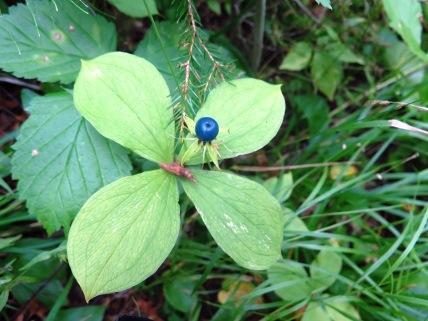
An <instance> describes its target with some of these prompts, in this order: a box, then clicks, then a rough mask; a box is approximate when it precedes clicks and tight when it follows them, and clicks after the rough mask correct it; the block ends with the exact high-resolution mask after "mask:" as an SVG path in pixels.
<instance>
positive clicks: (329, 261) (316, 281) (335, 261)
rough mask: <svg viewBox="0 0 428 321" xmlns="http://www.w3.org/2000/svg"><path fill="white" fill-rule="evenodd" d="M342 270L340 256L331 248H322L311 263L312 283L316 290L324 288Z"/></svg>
mask: <svg viewBox="0 0 428 321" xmlns="http://www.w3.org/2000/svg"><path fill="white" fill-rule="evenodd" d="M341 270H342V257H341V256H340V255H339V254H337V253H335V252H333V251H332V250H331V249H328V248H324V249H322V250H321V251H320V252H319V253H318V255H317V256H316V258H315V259H314V261H313V262H312V263H311V266H310V272H311V278H312V284H313V286H314V288H315V289H316V290H321V289H326V288H328V287H329V286H331V285H332V284H333V283H334V282H335V281H336V279H337V276H338V275H339V273H340V271H341Z"/></svg>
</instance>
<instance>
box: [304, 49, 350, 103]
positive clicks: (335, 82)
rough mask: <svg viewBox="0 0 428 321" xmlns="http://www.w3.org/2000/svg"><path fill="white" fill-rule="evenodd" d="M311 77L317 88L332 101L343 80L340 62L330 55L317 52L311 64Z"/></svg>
mask: <svg viewBox="0 0 428 321" xmlns="http://www.w3.org/2000/svg"><path fill="white" fill-rule="evenodd" d="M311 75H312V79H313V81H314V84H315V87H317V88H318V89H319V90H320V91H321V92H322V93H323V94H325V95H326V96H327V97H328V98H329V99H330V100H332V99H333V97H334V94H335V92H336V89H337V87H338V86H339V84H340V82H341V81H342V78H343V68H342V65H341V64H340V61H339V60H337V59H336V58H335V57H332V56H330V55H329V54H328V53H325V52H321V51H317V52H316V53H315V54H314V58H313V59H312V63H311Z"/></svg>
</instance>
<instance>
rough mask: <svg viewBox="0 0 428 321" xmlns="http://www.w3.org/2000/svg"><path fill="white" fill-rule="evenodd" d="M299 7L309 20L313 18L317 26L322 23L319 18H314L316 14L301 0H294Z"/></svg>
mask: <svg viewBox="0 0 428 321" xmlns="http://www.w3.org/2000/svg"><path fill="white" fill-rule="evenodd" d="M293 1H294V2H295V3H296V4H297V6H298V7H299V8H300V10H302V11H303V13H304V14H305V15H307V16H308V17H309V18H311V19H312V20H313V21H315V23H316V24H317V25H319V24H320V23H321V20H319V19H318V18H317V17H315V16H314V14H313V13H312V12H311V11H310V10H309V9H308V8H307V7H306V6H305V5H304V4H303V3H301V2H300V0H293Z"/></svg>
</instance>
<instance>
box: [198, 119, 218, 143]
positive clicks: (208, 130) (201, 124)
mask: <svg viewBox="0 0 428 321" xmlns="http://www.w3.org/2000/svg"><path fill="white" fill-rule="evenodd" d="M195 131H196V136H197V137H198V138H199V140H200V141H202V142H210V141H212V140H214V139H215V138H216V137H217V134H218V124H217V122H216V121H215V119H213V118H211V117H202V118H199V120H198V121H197V122H196V128H195Z"/></svg>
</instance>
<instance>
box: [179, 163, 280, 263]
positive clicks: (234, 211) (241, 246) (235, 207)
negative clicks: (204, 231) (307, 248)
mask: <svg viewBox="0 0 428 321" xmlns="http://www.w3.org/2000/svg"><path fill="white" fill-rule="evenodd" d="M192 173H193V175H194V177H195V179H196V182H191V181H189V180H182V184H183V187H184V190H185V191H186V193H187V195H188V196H189V198H190V199H191V200H192V201H193V203H194V204H195V207H196V209H197V210H198V212H199V214H200V215H201V216H202V219H203V221H204V223H205V225H206V226H207V228H208V230H209V231H210V233H211V235H212V236H213V238H214V240H215V241H216V242H217V244H218V245H219V246H220V247H221V248H222V249H223V250H224V251H225V252H226V253H227V254H228V255H230V256H231V257H232V258H233V259H234V260H235V261H236V262H237V263H238V264H239V265H241V266H243V267H245V268H248V269H252V270H264V269H267V268H269V267H270V266H271V265H272V264H273V263H275V262H276V261H277V260H278V259H279V258H280V257H281V242H282V228H283V215H282V211H281V207H280V206H279V204H278V202H277V200H276V199H274V198H273V197H272V196H271V195H270V194H269V193H268V192H267V191H266V189H265V188H264V187H263V186H261V185H260V184H258V183H256V182H254V181H251V180H249V179H246V178H243V177H240V176H237V175H233V174H231V173H225V172H220V171H204V170H197V169H194V170H192Z"/></svg>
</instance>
